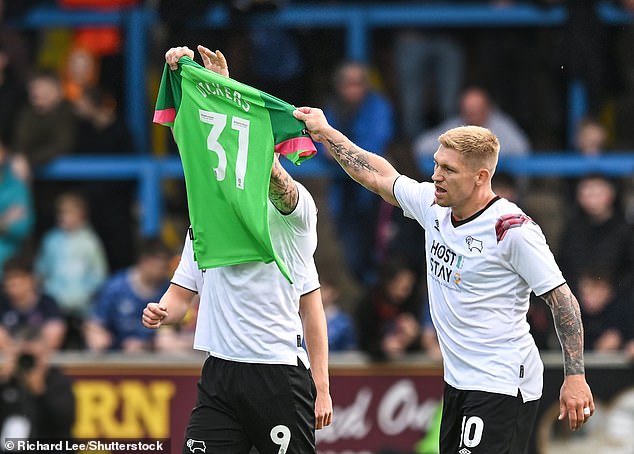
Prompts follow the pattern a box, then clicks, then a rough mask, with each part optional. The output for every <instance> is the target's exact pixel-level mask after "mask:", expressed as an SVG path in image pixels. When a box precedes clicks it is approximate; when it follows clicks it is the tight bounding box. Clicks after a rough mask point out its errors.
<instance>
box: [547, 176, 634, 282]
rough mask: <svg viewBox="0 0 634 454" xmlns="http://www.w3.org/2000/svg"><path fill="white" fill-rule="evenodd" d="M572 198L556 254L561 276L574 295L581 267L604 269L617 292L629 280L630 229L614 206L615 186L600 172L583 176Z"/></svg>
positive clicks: (633, 241) (633, 239) (633, 248)
mask: <svg viewBox="0 0 634 454" xmlns="http://www.w3.org/2000/svg"><path fill="white" fill-rule="evenodd" d="M575 198H576V203H575V211H574V212H573V213H572V215H571V217H570V218H569V219H568V220H567V222H566V226H565V228H564V232H563V235H562V236H561V241H560V247H559V254H558V255H559V264H560V266H561V270H562V272H563V274H564V277H565V278H566V280H567V281H568V283H569V284H570V287H571V288H572V289H573V292H574V293H575V294H577V292H578V283H579V277H580V275H581V273H582V271H583V270H585V269H588V268H589V267H590V266H593V267H597V268H601V269H608V270H611V271H612V273H614V274H613V282H614V283H615V284H617V285H618V286H619V287H618V288H616V291H617V293H621V291H623V290H624V289H626V288H629V287H630V286H631V284H632V282H633V275H634V232H632V228H631V226H629V225H628V224H627V223H626V222H625V220H624V216H623V214H622V213H620V212H619V210H618V208H617V204H616V199H617V188H616V186H615V184H614V183H613V182H612V181H610V180H609V179H608V178H607V177H605V176H603V175H598V174H592V175H587V176H584V177H583V178H582V179H581V180H579V182H578V184H577V187H576V192H575Z"/></svg>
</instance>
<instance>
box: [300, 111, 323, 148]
mask: <svg viewBox="0 0 634 454" xmlns="http://www.w3.org/2000/svg"><path fill="white" fill-rule="evenodd" d="M293 116H294V117H295V118H297V119H298V120H301V121H303V122H304V123H305V124H306V129H307V130H308V133H309V134H310V136H311V137H312V138H313V140H315V141H317V142H322V143H323V142H325V141H326V138H325V137H324V133H325V132H326V130H327V129H328V128H329V127H330V125H329V124H328V120H327V119H326V116H325V115H324V112H323V111H322V110H321V109H318V108H316V107H298V108H297V109H295V110H294V111H293Z"/></svg>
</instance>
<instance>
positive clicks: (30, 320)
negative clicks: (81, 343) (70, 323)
mask: <svg viewBox="0 0 634 454" xmlns="http://www.w3.org/2000/svg"><path fill="white" fill-rule="evenodd" d="M2 284H3V290H4V294H3V295H2V297H0V322H1V323H0V351H3V350H5V349H6V348H8V347H9V345H10V342H11V338H12V337H13V336H15V335H16V334H17V333H18V332H19V331H21V330H23V329H27V328H30V329H33V328H35V329H38V330H41V332H42V338H43V339H44V341H45V342H46V345H48V347H49V348H50V349H51V350H57V349H59V348H60V347H61V345H62V342H63V341H64V334H65V332H66V325H65V324H64V319H63V317H62V314H61V312H60V311H59V307H58V306H57V303H56V302H55V300H53V299H52V298H51V297H49V296H47V295H44V294H43V293H42V292H41V291H40V288H39V287H38V285H37V279H36V277H35V273H34V272H33V265H32V263H31V261H30V260H29V259H28V258H27V257H25V256H16V257H13V258H12V259H10V260H8V261H7V262H6V263H5V264H4V275H3V278H2Z"/></svg>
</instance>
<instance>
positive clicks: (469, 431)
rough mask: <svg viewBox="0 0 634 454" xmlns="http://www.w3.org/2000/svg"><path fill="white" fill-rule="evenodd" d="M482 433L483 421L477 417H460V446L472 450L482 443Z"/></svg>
mask: <svg viewBox="0 0 634 454" xmlns="http://www.w3.org/2000/svg"><path fill="white" fill-rule="evenodd" d="M483 431H484V421H482V418H480V417H479V416H469V417H468V418H467V417H466V416H463V417H462V429H461V432H460V446H458V447H459V448H462V447H463V446H464V447H466V448H473V447H475V446H478V445H479V444H480V441H482V432H483Z"/></svg>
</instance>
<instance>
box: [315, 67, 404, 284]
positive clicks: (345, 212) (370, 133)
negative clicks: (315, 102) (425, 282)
mask: <svg viewBox="0 0 634 454" xmlns="http://www.w3.org/2000/svg"><path fill="white" fill-rule="evenodd" d="M333 82H334V88H335V96H334V99H333V100H332V102H330V103H329V104H328V106H327V107H326V109H324V113H325V115H326V117H327V118H328V121H329V122H330V124H331V125H332V126H333V127H335V128H338V129H339V130H340V131H342V132H343V133H344V134H346V135H347V136H348V137H349V138H350V140H353V141H355V143H356V144H357V145H359V147H362V148H364V149H366V150H372V151H373V152H374V153H376V154H379V155H384V154H385V153H386V151H387V146H388V145H389V143H390V141H391V140H392V138H393V137H394V113H393V110H392V106H391V104H390V102H389V101H388V100H387V99H386V98H385V97H384V96H382V95H381V94H380V93H378V92H377V91H375V90H373V89H372V87H371V86H370V76H369V69H368V67H367V66H365V65H364V64H362V63H356V62H345V63H342V64H341V65H340V66H339V67H338V68H337V69H336V71H335V74H334V80H333ZM320 156H322V157H323V159H329V160H330V162H331V164H332V169H333V171H334V172H335V173H340V172H341V170H340V169H339V166H338V165H336V164H335V163H334V162H333V161H332V160H331V159H332V158H330V154H329V153H325V154H323V155H320ZM319 159H322V158H319ZM379 204H380V199H379V198H378V197H377V196H376V195H374V194H372V193H371V192H370V191H368V190H367V189H365V188H364V187H362V186H360V185H358V184H357V183H356V182H354V181H352V180H351V179H349V178H335V179H333V180H332V181H331V189H330V203H329V206H330V211H331V213H332V215H333V218H334V219H335V225H336V228H337V232H338V235H339V239H340V240H341V244H342V245H343V248H344V252H345V253H344V256H345V258H346V260H347V262H348V267H349V269H350V270H351V271H352V273H353V274H354V275H355V278H356V279H357V280H358V281H359V282H362V283H366V284H367V283H370V282H372V280H373V278H374V276H373V275H374V274H375V273H376V269H375V268H376V258H375V257H374V251H375V243H376V235H377V230H376V229H377V221H378V211H379Z"/></svg>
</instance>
